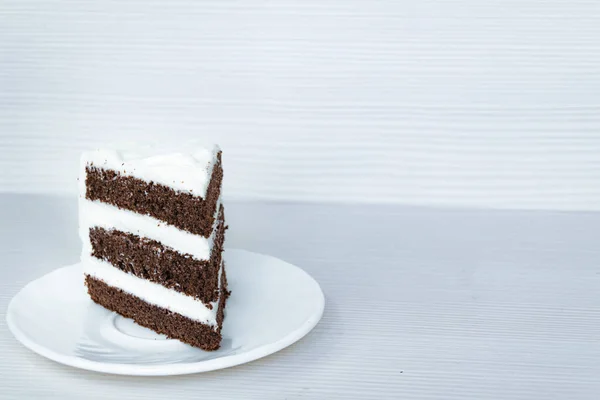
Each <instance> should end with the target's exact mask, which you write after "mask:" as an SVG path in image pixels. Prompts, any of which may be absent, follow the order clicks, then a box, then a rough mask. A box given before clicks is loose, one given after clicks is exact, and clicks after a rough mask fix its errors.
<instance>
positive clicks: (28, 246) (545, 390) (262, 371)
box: [0, 194, 600, 399]
mask: <svg viewBox="0 0 600 400" xmlns="http://www.w3.org/2000/svg"><path fill="white" fill-rule="evenodd" d="M227 209H228V210H227V211H228V219H229V225H230V227H231V229H230V230H229V231H228V232H229V236H228V245H229V246H230V247H241V248H246V249H249V250H253V251H257V252H263V253H268V254H272V255H274V256H277V257H280V258H282V259H284V260H286V261H289V262H291V263H294V264H296V265H298V266H300V267H302V268H303V269H305V270H306V271H307V272H309V273H310V274H311V275H312V276H313V277H315V279H317V281H318V282H319V283H320V284H321V286H322V288H323V291H324V292H325V296H326V308H325V314H324V316H323V320H322V321H321V322H320V323H319V325H318V326H317V327H316V328H315V330H314V331H313V332H312V333H310V334H309V335H308V336H307V337H305V338H304V339H302V340H301V341H299V342H298V343H296V344H294V345H293V346H291V347H289V348H287V349H285V350H283V351H281V352H279V353H277V354H274V355H272V356H269V357H267V358H264V359H261V360H258V361H255V362H253V363H250V364H246V365H242V366H238V367H234V368H230V369H226V370H222V371H215V372H210V373H204V374H196V375H189V376H179V377H153V378H139V377H124V376H111V375H105V374H99V373H93V372H88V371H82V370H77V369H74V368H70V367H66V366H62V365H59V364H57V363H54V362H52V361H49V360H46V359H44V358H42V357H40V356H38V355H36V354H34V353H32V352H31V351H29V350H27V349H25V348H24V347H22V346H21V345H20V344H19V343H18V342H17V341H16V340H15V339H14V338H13V337H12V335H11V334H10V332H9V331H8V328H7V326H6V322H5V313H6V307H7V305H8V302H9V300H10V299H11V298H12V296H13V295H14V294H16V293H17V291H18V290H19V289H20V288H21V287H22V286H23V285H25V284H26V283H27V282H29V281H30V280H32V279H35V278H37V277H39V276H40V275H42V274H44V273H46V272H48V271H51V270H53V269H55V268H58V267H60V266H63V265H66V264H69V263H73V262H76V261H77V258H78V252H79V241H78V238H77V232H76V228H77V214H76V199H75V198H61V197H50V196H33V195H9V194H6V195H1V196H0V220H1V221H2V224H1V227H0V239H1V240H0V256H1V259H2V264H1V266H0V288H1V290H0V313H1V314H2V315H1V316H0V317H1V318H0V354H2V357H1V358H0V360H1V361H0V388H1V389H0V397H2V398H60V399H65V398H77V399H79V398H91V399H104V398H109V397H112V396H119V397H120V398H128V399H136V398H139V399H155V398H156V399H171V398H200V397H202V398H221V399H230V398H231V399H233V398H245V399H284V398H285V399H300V398H302V399H304V398H341V399H353V398H356V399H362V398H378V399H380V398H404V399H434V398H443V399H507V398H519V399H540V398H543V399H566V398H569V399H575V398H577V399H585V398H590V399H592V398H597V393H599V392H600V379H598V376H599V373H600V342H599V338H600V298H599V296H598V295H597V293H598V288H599V287H600V252H599V251H598V241H597V236H598V235H597V232H598V227H599V226H600V214H595V213H556V212H554V213H553V212H530V211H529V212H516V211H483V210H471V209H462V210H459V209H433V208H431V209H428V208H415V207H401V206H367V205H332V204H330V205H326V204H290V203H258V202H255V203H251V202H248V203H228V204H227Z"/></svg>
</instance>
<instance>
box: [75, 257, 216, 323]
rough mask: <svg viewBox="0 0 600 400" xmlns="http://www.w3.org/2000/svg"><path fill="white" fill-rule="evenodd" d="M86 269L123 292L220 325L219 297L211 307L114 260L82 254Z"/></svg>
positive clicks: (90, 273)
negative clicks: (136, 272)
mask: <svg viewBox="0 0 600 400" xmlns="http://www.w3.org/2000/svg"><path fill="white" fill-rule="evenodd" d="M82 263H83V268H84V273H86V274H89V275H90V276H92V277H94V278H97V279H100V280H102V281H104V282H105V283H106V284H107V285H109V286H113V287H115V288H118V289H121V290H123V291H124V292H127V293H129V294H132V295H134V296H136V297H139V298H140V299H142V300H143V301H145V302H147V303H149V304H153V305H155V306H157V307H161V308H165V309H167V310H169V311H172V312H174V313H177V314H181V315H183V316H184V317H187V318H189V319H192V320H194V321H198V322H201V323H204V324H208V325H211V326H216V325H217V311H218V309H219V300H220V298H221V294H220V293H219V298H218V299H217V300H216V301H214V302H212V303H210V304H211V306H212V309H210V308H208V307H207V306H206V305H205V304H204V303H202V302H201V301H200V300H196V299H195V298H193V297H191V296H188V295H186V294H183V293H180V292H177V291H175V290H172V289H167V288H166V287H164V286H162V285H159V284H158V283H154V282H151V281H149V280H146V279H142V278H138V277H137V276H135V275H132V274H128V273H126V272H123V271H121V270H120V269H118V268H115V267H114V266H112V265H111V264H109V263H107V262H105V261H101V260H98V259H96V258H94V257H92V256H89V255H88V256H86V257H82ZM222 270H223V265H222V264H221V267H220V268H219V290H220V289H221V274H222V272H223V271H222Z"/></svg>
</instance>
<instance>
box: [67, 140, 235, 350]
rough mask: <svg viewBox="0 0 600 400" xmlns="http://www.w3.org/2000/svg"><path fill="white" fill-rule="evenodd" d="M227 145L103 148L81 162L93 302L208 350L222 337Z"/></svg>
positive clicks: (85, 258)
mask: <svg viewBox="0 0 600 400" xmlns="http://www.w3.org/2000/svg"><path fill="white" fill-rule="evenodd" d="M222 179H223V168H222V165H221V151H220V150H219V148H218V147H217V146H215V147H214V148H212V149H199V150H196V151H194V152H192V153H190V154H181V153H175V154H166V155H157V154H155V153H153V152H151V151H150V152H143V153H132V152H118V151H109V150H97V151H93V152H88V153H84V154H83V156H82V159H81V176H80V178H79V184H80V196H79V197H80V200H79V231H80V232H79V234H80V237H81V240H82V242H83V250H82V255H81V261H82V264H83V265H84V271H85V282H86V285H87V289H88V293H89V295H90V296H91V298H92V300H93V301H94V302H96V303H98V304H100V305H101V306H104V307H105V308H107V309H109V310H112V311H115V312H117V313H119V314H121V315H122V316H124V317H127V318H131V319H133V320H134V321H135V322H137V323H138V324H139V325H142V326H145V327H147V328H150V329H152V330H153V331H155V332H158V333H162V334H165V335H167V336H168V337H170V338H174V339H178V340H181V341H182V342H185V343H188V344H190V345H192V346H196V347H199V348H201V349H204V350H216V349H218V348H219V345H220V343H221V328H222V326H223V318H224V310H225V303H226V300H227V296H228V292H227V276H226V273H225V263H224V262H223V259H222V252H223V242H224V240H225V229H226V226H225V214H224V207H223V204H222V203H221V182H222Z"/></svg>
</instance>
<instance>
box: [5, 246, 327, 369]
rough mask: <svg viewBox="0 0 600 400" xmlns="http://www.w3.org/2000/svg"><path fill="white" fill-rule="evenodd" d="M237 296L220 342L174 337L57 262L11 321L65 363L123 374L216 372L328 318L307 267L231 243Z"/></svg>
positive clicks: (25, 294) (230, 275) (25, 293)
mask: <svg viewBox="0 0 600 400" xmlns="http://www.w3.org/2000/svg"><path fill="white" fill-rule="evenodd" d="M225 261H226V263H227V279H228V282H229V289H230V290H231V292H232V293H231V297H230V298H229V300H228V301H227V308H226V314H225V321H224V325H223V331H222V334H223V342H222V344H221V348H220V349H219V350H217V351H214V352H206V351H202V350H200V349H196V348H193V347H191V346H188V345H186V344H183V343H181V342H179V341H177V340H170V339H167V338H166V337H164V336H162V335H158V334H156V333H154V332H152V331H150V330H148V329H146V328H143V327H141V326H139V325H137V324H135V323H134V322H133V321H132V320H129V319H126V318H123V317H121V316H119V315H117V314H116V313H113V312H110V311H108V310H106V309H104V308H102V307H100V306H98V305H96V304H95V303H93V302H92V301H91V300H90V299H89V297H88V295H87V293H86V290H85V287H84V284H83V273H82V268H81V265H80V264H76V265H72V266H69V267H64V268H60V269H57V270H55V271H53V272H51V273H49V274H47V275H45V276H43V277H41V278H39V279H37V280H35V281H33V282H31V283H29V284H28V285H27V286H25V287H24V288H23V289H21V291H20V292H19V293H17V295H16V296H15V297H14V298H13V299H12V300H11V302H10V304H9V306H8V310H7V315H6V319H7V322H8V327H9V328H10V330H11V332H12V333H13V334H14V335H15V337H16V338H17V340H19V341H20V342H21V343H22V344H23V345H25V346H26V347H28V348H29V349H31V350H33V351H34V352H36V353H38V354H40V355H42V356H44V357H47V358H49V359H51V360H54V361H57V362H59V363H63V364H67V365H71V366H73V367H78V368H83V369H89V370H93V371H100V372H107V373H113V374H121V375H179V374H191V373H195V372H204V371H211V370H215V369H221V368H227V367H231V366H234V365H239V364H243V363H247V362H249V361H253V360H256V359H258V358H261V357H265V356H267V355H269V354H272V353H274V352H276V351H278V350H281V349H283V348H285V347H287V346H289V345H291V344H292V343H294V342H296V341H297V340H299V339H300V338H302V337H303V336H304V335H306V334H307V333H308V332H309V331H310V330H311V329H312V328H313V327H314V326H315V325H316V324H317V322H319V320H320V319H321V316H322V315H323V307H324V305H325V299H324V297H323V292H322V291H321V288H320V287H319V284H318V283H317V282H315V281H314V280H313V279H312V278H311V277H310V276H309V275H308V274H307V273H305V272H304V271H302V270H301V269H300V268H298V267H295V266H293V265H291V264H288V263H286V262H284V261H281V260H279V259H277V258H274V257H270V256H266V255H261V254H256V253H251V252H248V251H244V250H233V249H227V250H225Z"/></svg>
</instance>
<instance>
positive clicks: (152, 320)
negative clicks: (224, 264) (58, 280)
mask: <svg viewBox="0 0 600 400" xmlns="http://www.w3.org/2000/svg"><path fill="white" fill-rule="evenodd" d="M113 269H114V268H113ZM221 281H222V283H221V295H220V299H219V302H218V304H216V305H215V307H214V313H215V316H214V318H215V320H214V324H211V325H209V324H206V323H203V322H199V321H198V320H193V319H190V318H189V317H186V316H185V315H183V314H180V313H178V312H176V311H171V310H169V309H166V308H164V307H161V306H157V305H155V304H151V303H149V302H147V301H144V300H143V299H142V298H140V297H138V296H136V295H133V294H131V293H128V292H126V291H123V290H121V289H118V288H116V287H114V286H112V285H110V284H108V283H107V282H105V281H103V280H101V279H98V278H95V277H93V276H89V275H88V276H86V285H87V287H88V293H89V294H90V297H91V298H92V300H93V301H94V302H96V303H98V304H100V305H101V306H103V307H105V308H107V309H109V310H111V311H115V312H117V313H118V314H121V315H122V316H124V317H126V318H131V319H133V320H134V321H135V322H136V323H138V324H139V325H141V326H144V327H146V328H149V329H152V330H153V331H155V332H158V333H162V334H164V335H166V336H168V337H170V338H172V339H178V340H180V341H182V342H184V343H187V344H190V345H192V346H195V347H199V348H201V349H203V350H209V351H211V350H217V349H218V348H219V347H220V345H221V329H222V326H223V318H224V311H225V304H226V302H227V297H228V292H227V277H226V275H225V270H224V268H223V274H222V275H221Z"/></svg>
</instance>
